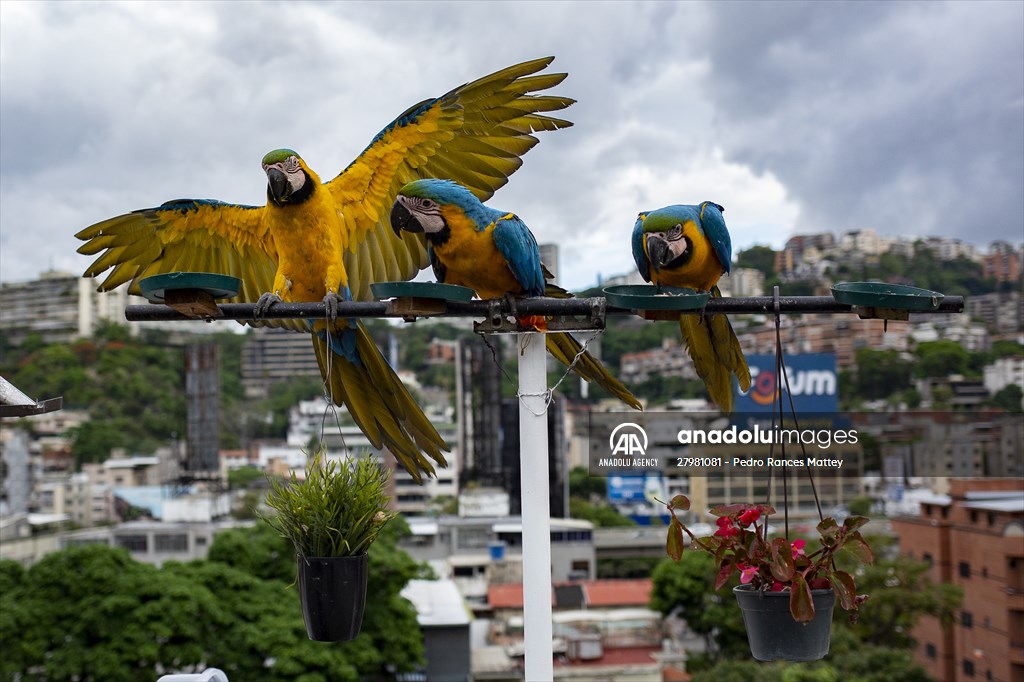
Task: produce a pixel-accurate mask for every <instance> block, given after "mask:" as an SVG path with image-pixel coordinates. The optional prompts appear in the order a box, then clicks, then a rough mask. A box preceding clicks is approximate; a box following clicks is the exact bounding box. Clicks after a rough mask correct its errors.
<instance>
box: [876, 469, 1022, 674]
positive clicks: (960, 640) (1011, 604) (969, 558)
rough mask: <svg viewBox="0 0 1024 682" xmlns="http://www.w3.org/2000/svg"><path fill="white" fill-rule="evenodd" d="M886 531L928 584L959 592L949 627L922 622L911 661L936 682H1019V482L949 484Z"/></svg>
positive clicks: (975, 480)
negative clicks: (923, 570)
mask: <svg viewBox="0 0 1024 682" xmlns="http://www.w3.org/2000/svg"><path fill="white" fill-rule="evenodd" d="M892 527H893V532H894V533H895V534H896V535H897V536H898V538H899V544H900V550H901V551H902V552H903V554H905V555H906V556H909V557H911V558H913V559H917V560H920V561H925V562H927V563H929V564H930V565H931V572H930V576H931V579H932V580H934V581H936V582H944V583H952V584H954V585H959V586H960V587H961V588H963V591H964V598H963V606H962V609H961V611H960V613H959V614H957V618H956V621H955V622H954V623H952V624H950V625H946V626H944V625H942V624H941V623H940V622H939V621H938V619H936V618H934V617H930V616H924V617H922V618H921V621H920V622H919V623H918V626H917V627H916V628H915V630H914V633H913V635H914V637H915V638H916V639H917V642H918V645H917V649H916V651H915V654H914V657H915V660H916V661H917V662H918V663H919V664H920V665H922V666H923V667H924V668H925V669H926V670H927V671H928V672H929V673H930V674H931V675H932V676H933V677H935V679H937V680H1005V681H1007V682H1024V479H1021V478H957V479H952V480H951V481H950V492H949V495H937V496H935V497H933V498H929V499H927V500H925V502H924V503H923V504H922V505H921V512H920V516H917V517H905V518H899V519H895V520H893V522H892Z"/></svg>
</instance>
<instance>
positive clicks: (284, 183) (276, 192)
mask: <svg viewBox="0 0 1024 682" xmlns="http://www.w3.org/2000/svg"><path fill="white" fill-rule="evenodd" d="M267 181H268V182H269V183H270V184H269V185H268V186H267V191H268V192H270V196H271V197H273V199H274V201H275V202H276V203H278V204H283V203H284V202H285V201H287V200H288V195H290V194H291V193H292V186H291V185H289V184H288V177H287V176H286V175H285V174H284V173H282V172H281V171H279V170H278V169H276V168H270V169H268V170H267Z"/></svg>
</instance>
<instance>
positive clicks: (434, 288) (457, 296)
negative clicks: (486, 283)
mask: <svg viewBox="0 0 1024 682" xmlns="http://www.w3.org/2000/svg"><path fill="white" fill-rule="evenodd" d="M370 291H372V292H373V295H374V296H376V297H377V298H378V299H384V298H436V299H439V300H442V301H468V300H470V299H472V298H473V295H474V294H475V293H476V292H474V291H473V290H472V289H470V288H469V287H461V286H458V285H456V284H441V283H440V282H376V283H374V284H371V285H370Z"/></svg>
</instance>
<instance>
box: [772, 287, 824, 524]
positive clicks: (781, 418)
mask: <svg viewBox="0 0 1024 682" xmlns="http://www.w3.org/2000/svg"><path fill="white" fill-rule="evenodd" d="M773 298H774V308H775V395H774V396H773V398H772V433H773V434H775V433H778V431H777V430H776V428H778V429H779V430H782V429H783V424H784V422H785V413H784V410H783V403H782V392H783V386H785V392H786V397H787V399H788V401H789V412H790V416H791V417H792V418H793V427H794V429H795V430H797V431H799V430H800V421H799V420H798V419H797V416H796V406H795V405H794V403H793V391H792V389H791V388H790V385H789V372H788V371H787V370H786V360H785V357H784V355H783V353H782V328H781V327H782V323H781V315H780V313H781V310H780V305H779V287H778V286H776V287H775V288H774V291H773ZM776 406H778V426H777V427H776V411H775V408H776ZM797 440H798V442H799V443H800V454H801V455H802V456H803V458H804V461H805V462H806V461H807V448H806V447H805V445H804V442H803V440H800V439H797ZM774 448H775V439H774V438H773V439H772V443H771V445H770V446H769V449H768V457H769V458H771V457H772V453H773V451H774ZM779 448H780V452H781V457H782V460H783V464H782V496H783V518H784V520H785V533H786V541H787V542H788V541H789V481H788V472H787V467H786V463H785V462H786V444H785V441H784V440H783V439H782V438H781V437H780V438H779ZM805 468H806V467H805ZM806 469H807V479H808V481H809V482H810V484H811V493H812V494H813V495H814V506H815V508H816V509H817V511H818V520H819V521H822V520H824V518H825V515H824V513H823V512H822V510H821V498H820V497H819V496H818V486H817V484H816V483H815V482H814V475H813V474H812V473H811V471H810V469H809V468H806ZM772 481H773V478H772V467H771V465H769V466H768V495H767V498H766V502H765V504H770V502H771V491H772ZM766 526H767V524H766ZM765 535H766V536H767V529H766V530H765Z"/></svg>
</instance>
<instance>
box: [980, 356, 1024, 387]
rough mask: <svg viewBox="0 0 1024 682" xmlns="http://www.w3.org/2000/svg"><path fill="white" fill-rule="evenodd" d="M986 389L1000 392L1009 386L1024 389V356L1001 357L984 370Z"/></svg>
mask: <svg viewBox="0 0 1024 682" xmlns="http://www.w3.org/2000/svg"><path fill="white" fill-rule="evenodd" d="M983 372H984V374H983V376H984V382H985V390H987V391H988V392H989V393H993V394H994V393H998V392H999V391H1001V390H1003V389H1004V388H1006V387H1007V386H1018V387H1020V388H1022V389H1024V357H1021V356H1017V357H1005V358H999V359H998V360H996V361H995V362H993V363H992V364H991V365H986V366H985V369H984V370H983Z"/></svg>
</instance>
